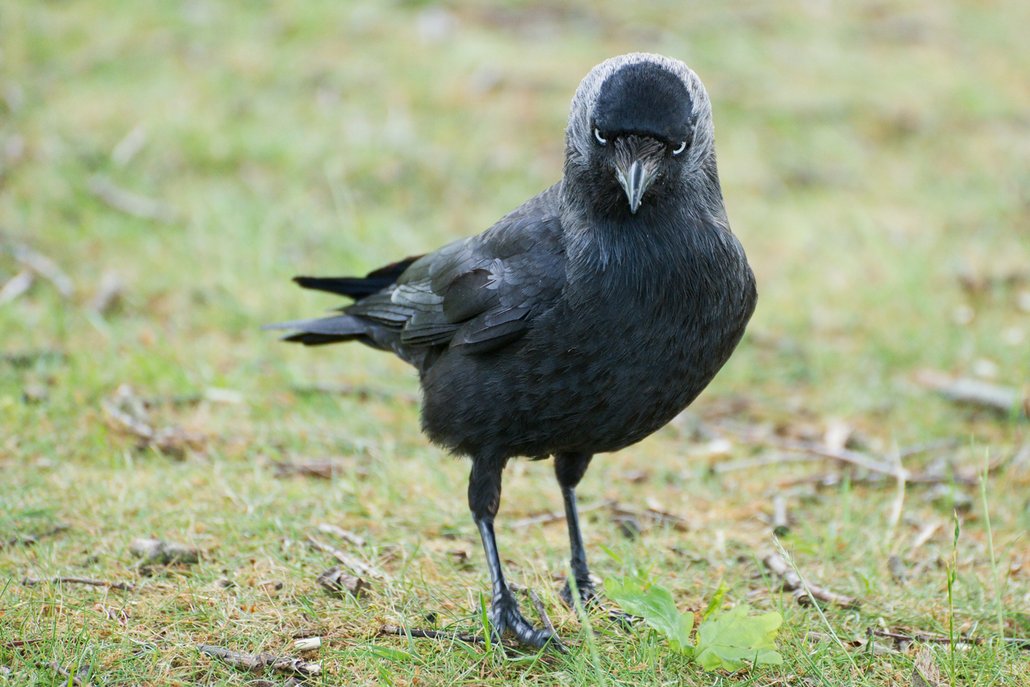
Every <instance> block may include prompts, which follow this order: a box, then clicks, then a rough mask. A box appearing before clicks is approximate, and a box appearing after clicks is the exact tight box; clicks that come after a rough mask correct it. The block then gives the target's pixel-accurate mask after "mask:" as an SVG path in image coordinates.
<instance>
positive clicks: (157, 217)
mask: <svg viewBox="0 0 1030 687" xmlns="http://www.w3.org/2000/svg"><path fill="white" fill-rule="evenodd" d="M89 192H90V193H91V194H93V196H95V197H96V198H98V199H100V200H101V201H102V202H103V203H104V204H106V205H107V206H108V207H110V208H112V209H114V210H117V211H119V212H124V213H125V214H127V215H130V216H132V217H138V218H139V219H145V220H151V221H154V222H161V223H163V224H170V223H172V222H174V221H175V212H174V211H173V210H172V208H170V207H169V206H168V205H166V204H165V203H162V202H161V201H158V200H154V199H153V198H147V197H146V196H141V195H139V194H137V193H133V192H132V191H127V190H125V189H123V188H121V187H119V186H116V185H115V184H114V182H112V181H111V180H110V179H108V178H107V177H103V176H99V175H98V176H94V177H92V178H91V179H90V180H89Z"/></svg>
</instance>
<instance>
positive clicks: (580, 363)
mask: <svg viewBox="0 0 1030 687" xmlns="http://www.w3.org/2000/svg"><path fill="white" fill-rule="evenodd" d="M295 281H296V282H297V283H298V284H300V285H301V286H303V287H305V288H311V289H319V290H322V291H329V292H332V293H337V294H341V295H343V296H348V297H350V298H352V299H354V303H353V304H351V305H348V306H346V307H344V308H342V309H341V310H342V313H341V314H339V315H335V316H332V317H326V318H322V319H313V320H302V321H296V322H287V323H283V324H280V325H273V327H277V328H283V329H291V330H294V331H295V332H296V333H293V334H291V335H289V336H287V337H286V340H287V341H296V342H299V343H303V344H307V345H309V346H311V345H321V344H329V343H336V342H338V341H360V342H361V343H364V344H367V345H369V346H372V347H373V348H378V349H381V350H387V351H393V353H395V354H396V355H397V356H399V357H400V358H402V359H404V360H406V361H407V362H409V363H411V364H412V365H414V366H415V367H416V368H417V369H418V371H419V377H420V379H421V384H422V399H423V402H422V428H423V430H424V431H425V433H426V434H428V435H429V437H430V439H432V440H433V441H434V442H435V443H437V444H439V445H441V446H443V447H445V448H447V449H449V450H450V451H452V452H454V453H456V454H460V455H464V456H468V457H469V458H471V460H472V470H471V475H470V477H469V485H468V502H469V507H470V508H471V510H472V516H473V518H474V520H475V522H476V526H477V527H478V528H479V534H480V536H481V538H482V540H483V549H484V550H485V553H486V561H487V565H488V566H489V569H490V578H491V580H492V583H493V598H492V602H491V607H490V613H489V615H490V622H491V624H492V627H493V630H494V632H495V633H497V634H498V635H500V634H501V633H504V632H511V633H512V634H514V635H515V637H517V638H518V639H519V640H520V641H522V642H523V643H525V644H529V645H532V646H542V645H544V644H545V643H547V641H548V640H550V639H552V636H551V634H550V633H548V632H546V631H544V630H538V629H535V628H534V627H533V626H532V625H531V624H530V623H529V622H528V621H527V620H526V619H525V618H524V617H523V616H522V614H521V613H520V612H519V609H518V605H517V603H516V601H515V597H514V595H513V594H512V592H511V590H510V588H509V587H508V584H507V583H506V582H505V579H504V573H503V572H502V570H501V559H500V556H499V554H498V552H497V543H496V540H495V537H494V516H495V515H496V514H497V510H498V506H499V504H500V501H501V473H502V471H503V470H504V467H505V465H506V464H507V462H508V460H509V459H510V458H514V457H516V456H525V457H528V458H530V459H533V460H538V459H543V458H547V457H549V456H553V457H554V470H555V474H556V476H557V478H558V484H559V486H560V487H561V492H562V497H563V498H564V501H565V515H566V519H567V520H568V528H569V542H570V544H571V549H572V558H571V567H572V576H573V577H574V578H575V587H574V588H575V589H576V590H577V591H578V594H579V596H580V597H581V598H582V599H583V600H584V601H589V600H591V599H592V598H593V597H594V593H595V591H594V587H593V585H592V583H591V580H590V574H589V571H588V569H587V561H586V554H585V552H584V550H583V538H582V535H581V534H580V528H579V519H578V516H577V514H576V497H575V488H576V485H577V484H579V481H580V479H581V478H582V477H583V474H584V472H586V469H587V466H588V465H589V464H590V460H591V458H592V457H593V456H594V454H596V453H605V452H608V451H617V450H618V449H621V448H624V447H626V446H629V445H630V444H633V443H636V442H638V441H640V440H641V439H643V438H644V437H646V436H647V435H649V434H651V433H652V432H654V431H655V430H657V429H659V428H660V427H662V426H663V425H665V424H666V423H667V422H669V421H670V420H671V419H672V418H673V417H675V416H676V415H677V414H678V413H679V412H680V411H682V410H683V409H684V408H686V407H687V405H689V404H690V403H691V401H693V400H694V398H695V397H696V396H697V395H698V394H699V393H700V392H701V390H702V389H704V388H705V386H707V385H708V383H709V382H710V381H711V379H712V377H714V376H715V374H716V372H718V371H719V369H720V368H721V367H722V366H723V364H724V363H725V362H726V360H727V359H728V358H729V357H730V354H731V353H732V352H733V349H734V348H735V347H736V345H737V343H738V342H739V341H740V338H741V336H742V335H743V333H744V328H745V326H746V325H747V322H748V320H749V319H750V317H751V313H752V312H753V311H754V308H755V301H756V298H757V295H756V290H755V280H754V275H753V274H752V272H751V268H750V267H749V266H748V263H747V259H746V257H745V255H744V250H743V248H742V247H741V245H740V243H739V242H738V241H737V239H736V238H735V237H734V235H733V234H732V233H731V232H730V228H729V224H728V222H727V219H726V212H725V209H724V207H723V200H722V192H721V189H720V186H719V177H718V172H717V170H716V163H715V147H714V135H713V125H712V112H711V103H710V102H709V99H708V94H707V93H706V92H705V88H704V86H703V85H702V83H701V80H700V79H699V78H698V77H697V75H696V74H695V73H694V72H693V71H691V70H690V69H689V68H688V67H687V66H686V65H685V64H683V63H682V62H680V61H678V60H675V59H671V58H668V57H663V56H660V55H653V54H646V53H633V54H629V55H622V56H620V57H614V58H612V59H609V60H607V61H605V62H602V63H601V64H599V65H597V66H596V67H594V68H593V69H592V70H591V71H590V73H589V74H587V76H586V78H584V79H583V81H582V83H581V84H580V85H579V88H578V89H577V91H576V94H575V96H574V97H573V99H572V111H571V113H570V115H569V122H568V128H567V129H566V132H565V168H564V175H563V178H562V180H561V181H560V182H558V183H557V184H555V185H554V186H552V187H551V188H549V189H547V190H546V191H544V192H543V193H541V194H540V195H538V196H536V197H535V198H531V199H530V200H528V201H526V203H524V204H523V205H522V206H520V207H519V208H517V209H516V210H514V211H513V212H511V213H510V214H509V215H507V216H506V217H503V218H502V219H501V220H500V221H499V222H497V224H495V225H494V226H492V227H491V228H490V229H488V230H487V231H485V232H483V233H482V234H480V235H478V236H473V237H471V238H466V239H461V240H459V241H455V242H454V243H451V244H449V245H446V246H444V247H443V248H441V249H440V250H438V251H436V252H434V253H429V254H427V255H423V256H420V257H413V258H407V259H405V260H401V261H399V262H395V263H393V264H391V265H387V266H386V267H382V268H380V269H378V270H375V271H373V272H370V273H369V274H368V275H366V276H365V277H358V278H354V277H338V278H337V277H333V278H315V277H297V278H296V280H295ZM562 596H563V598H564V599H565V600H566V601H571V586H570V585H569V584H568V583H566V586H565V589H564V590H563V592H562Z"/></svg>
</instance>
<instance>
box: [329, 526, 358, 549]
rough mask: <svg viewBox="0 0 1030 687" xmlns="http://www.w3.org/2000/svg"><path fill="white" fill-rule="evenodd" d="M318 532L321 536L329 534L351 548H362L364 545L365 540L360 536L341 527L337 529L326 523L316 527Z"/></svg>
mask: <svg viewBox="0 0 1030 687" xmlns="http://www.w3.org/2000/svg"><path fill="white" fill-rule="evenodd" d="M318 531H319V532H321V533H322V534H331V535H333V536H334V537H337V538H339V539H342V540H344V541H345V542H347V543H348V544H351V545H353V546H357V547H359V548H360V547H362V546H364V545H365V539H364V538H363V537H361V536H360V535H357V534H354V533H353V532H351V531H350V530H345V529H343V528H342V527H337V526H336V525H332V524H329V523H326V522H323V523H321V524H320V525H319V526H318Z"/></svg>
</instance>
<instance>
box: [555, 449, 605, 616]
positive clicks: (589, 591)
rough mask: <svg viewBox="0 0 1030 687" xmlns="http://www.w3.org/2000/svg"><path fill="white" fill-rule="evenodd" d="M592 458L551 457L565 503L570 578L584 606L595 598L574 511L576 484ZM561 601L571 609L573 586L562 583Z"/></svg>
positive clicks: (595, 594) (578, 456)
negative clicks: (569, 552)
mask: <svg viewBox="0 0 1030 687" xmlns="http://www.w3.org/2000/svg"><path fill="white" fill-rule="evenodd" d="M591 458H593V456H592V455H591V454H589V453H559V454H558V455H556V456H555V457H554V474H555V476H556V477H557V478H558V484H559V486H561V495H562V499H563V500H564V501H565V521H566V522H567V523H568V526H569V549H570V550H571V552H572V556H571V559H570V561H569V563H570V567H571V568H572V576H571V577H572V579H574V580H575V581H576V591H577V593H578V596H579V599H580V601H582V602H583V603H584V604H585V603H588V602H591V601H593V600H594V599H595V597H596V596H597V591H596V590H595V589H594V583H593V582H592V581H591V579H590V569H589V568H588V567H587V552H586V550H585V549H584V548H583V534H582V532H580V529H579V512H578V511H577V510H576V485H577V484H579V481H580V480H581V479H583V474H584V473H585V472H586V471H587V466H588V465H590V459H591ZM561 597H562V600H564V601H565V603H566V604H568V605H569V606H570V607H571V606H573V603H572V583H571V581H566V582H565V587H564V589H562V591H561Z"/></svg>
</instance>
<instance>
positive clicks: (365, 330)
mask: <svg viewBox="0 0 1030 687" xmlns="http://www.w3.org/2000/svg"><path fill="white" fill-rule="evenodd" d="M420 257H421V256H418V255H416V256H413V257H409V258H404V259H403V260H398V261H397V262H393V263H390V264H389V265H386V266H384V267H380V268H379V269H377V270H372V271H371V272H369V273H368V274H366V275H365V276H364V277H294V278H293V281H295V282H297V283H298V284H299V285H300V286H302V287H304V288H305V289H316V290H318V291H328V292H329V293H337V294H340V295H341V296H347V297H348V298H353V299H354V300H356V301H359V300H361V299H362V298H367V297H368V296H371V295H372V294H375V293H379V292H380V291H382V290H383V289H386V288H388V287H390V286H391V285H392V284H393V283H394V282H396V281H397V278H398V277H400V276H401V274H402V273H403V272H404V270H406V269H408V267H409V266H410V265H411V263H413V262H415V261H416V260H418V259H419V258H420ZM342 310H344V311H346V309H345V308H342ZM374 327H375V325H374V324H372V323H371V322H369V321H367V320H364V319H362V318H360V317H355V316H353V315H348V314H347V313H346V312H344V313H343V314H340V315H333V316H331V317H319V318H315V319H311V320H294V321H292V322H280V323H278V324H269V325H266V326H265V327H264V329H292V330H293V333H292V334H288V335H287V336H284V337H283V341H293V342H295V343H302V344H304V345H305V346H322V345H325V344H331V343H339V342H341V341H355V340H357V341H361V342H362V343H365V344H368V345H370V346H373V347H376V348H380V347H381V346H379V345H378V344H377V343H376V341H375V338H376V337H375V336H374V335H373V331H372V329H373V328H374Z"/></svg>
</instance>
